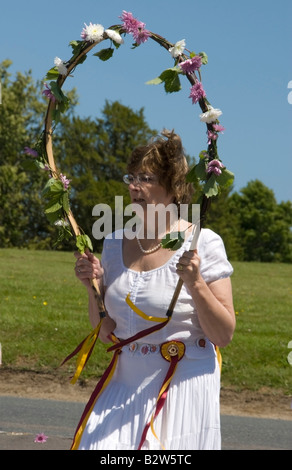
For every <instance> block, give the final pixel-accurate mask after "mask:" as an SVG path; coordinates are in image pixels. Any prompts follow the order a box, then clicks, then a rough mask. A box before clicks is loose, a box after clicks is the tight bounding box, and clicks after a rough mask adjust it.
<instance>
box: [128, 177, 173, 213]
mask: <svg viewBox="0 0 292 470" xmlns="http://www.w3.org/2000/svg"><path fill="white" fill-rule="evenodd" d="M137 175H139V176H141V178H140V181H137V178H136V179H134V181H133V182H131V183H130V184H129V192H130V197H131V202H132V203H134V204H139V205H141V207H142V208H143V209H144V210H146V209H147V204H155V205H157V204H163V205H164V206H168V204H171V203H172V202H173V200H174V196H173V194H170V193H168V192H167V191H166V189H165V188H164V187H163V186H162V185H161V184H160V183H159V182H158V177H157V176H156V175H153V174H151V173H143V174H142V173H139V172H138V173H135V174H133V176H134V177H137ZM143 175H147V176H150V180H149V181H148V182H145V181H143V180H144V178H143Z"/></svg>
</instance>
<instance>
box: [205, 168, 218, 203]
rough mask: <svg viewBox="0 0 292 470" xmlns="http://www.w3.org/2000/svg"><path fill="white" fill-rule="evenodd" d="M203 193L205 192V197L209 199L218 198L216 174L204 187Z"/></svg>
mask: <svg viewBox="0 0 292 470" xmlns="http://www.w3.org/2000/svg"><path fill="white" fill-rule="evenodd" d="M203 191H204V194H205V196H207V197H208V198H209V197H213V196H217V194H218V186H217V182H216V177H215V175H214V173H213V174H212V175H211V176H210V178H209V179H208V180H207V182H206V184H205V185H204V188H203Z"/></svg>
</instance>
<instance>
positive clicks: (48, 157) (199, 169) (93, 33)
mask: <svg viewBox="0 0 292 470" xmlns="http://www.w3.org/2000/svg"><path fill="white" fill-rule="evenodd" d="M120 19H121V20H122V24H118V25H114V26H111V27H110V28H108V29H104V27H103V26H102V25H100V24H93V23H90V24H89V25H86V24H85V27H84V28H83V30H82V32H81V40H75V41H71V42H70V46H71V47H72V51H73V55H72V57H71V58H70V59H69V60H68V61H66V62H64V61H63V60H61V59H60V58H59V57H56V58H55V61H54V67H52V68H51V69H50V70H49V71H48V72H47V75H46V80H50V83H49V85H48V84H47V82H45V89H44V91H43V94H44V95H45V96H46V97H47V98H48V100H49V103H48V108H47V112H46V115H45V126H44V130H43V132H42V134H41V136H40V138H39V140H38V142H37V143H36V145H35V146H34V148H26V149H25V153H26V154H28V155H30V157H32V158H33V159H34V163H35V164H36V165H37V166H38V167H39V168H41V169H47V170H49V172H50V176H51V178H50V179H49V180H48V182H47V184H46V186H45V188H44V190H43V195H44V197H45V199H46V206H45V213H46V215H47V216H48V218H49V220H50V221H51V222H53V223H54V224H55V225H57V226H58V227H59V230H60V234H61V238H64V237H67V236H71V237H72V235H73V234H74V235H75V238H76V245H77V248H78V249H79V251H80V252H81V253H83V252H84V251H85V249H86V248H89V249H90V250H91V251H92V244H91V240H90V238H89V237H88V236H87V235H86V234H84V233H83V232H82V230H81V229H80V227H79V225H78V224H77V222H76V220H75V218H74V216H73V213H72V211H71V209H70V204H69V191H70V180H68V179H67V177H66V176H65V175H63V174H62V173H61V172H60V170H59V169H58V168H57V165H56V163H55V159H54V154H53V132H54V128H55V126H56V125H57V124H58V122H59V120H60V116H61V114H62V113H63V112H65V111H66V110H67V108H68V106H69V99H68V97H67V96H66V95H65V94H64V93H63V91H62V87H63V85H64V83H65V81H66V79H67V78H68V77H70V76H72V75H71V74H72V72H73V71H74V70H75V69H76V67H77V66H78V65H81V64H82V63H83V62H84V61H85V60H86V58H87V54H88V53H89V52H90V51H91V50H92V49H93V48H94V47H96V46H97V45H98V44H99V43H101V42H102V41H105V40H109V41H110V47H107V48H105V49H102V50H100V51H99V52H97V53H95V54H94V56H97V57H98V58H99V59H100V60H101V61H106V60H109V59H110V58H111V57H112V56H113V53H114V50H115V49H118V48H119V47H120V46H121V45H122V44H123V43H124V40H123V38H122V36H123V35H124V36H125V35H127V34H130V35H131V36H132V37H133V39H134V41H135V42H134V44H133V48H136V47H138V46H140V45H141V44H142V43H145V42H146V41H147V40H148V39H152V40H154V41H155V42H156V43H158V44H159V45H160V46H162V47H163V48H164V49H166V50H167V51H168V53H170V55H171V57H172V59H173V60H174V65H173V67H171V68H168V69H166V70H164V71H163V72H162V73H161V74H160V75H159V76H158V77H157V78H154V79H153V80H150V81H148V82H147V84H149V85H158V84H163V85H164V89H165V91H166V92H167V93H173V92H178V91H179V90H180V89H181V83H180V75H184V76H186V78H187V79H188V81H189V82H190V84H191V89H190V95H189V98H191V100H192V103H193V104H197V103H198V104H199V106H200V108H201V111H202V113H201V114H200V120H201V121H202V122H204V123H205V124H206V127H207V137H208V138H207V150H203V151H201V152H200V154H199V157H200V158H199V162H198V163H197V164H196V165H194V166H193V167H192V168H191V170H190V171H189V173H188V175H187V181H188V182H192V183H194V182H198V181H199V182H200V190H201V192H202V196H203V197H202V203H201V218H202V216H203V215H204V214H205V212H206V211H207V208H208V206H209V201H210V199H211V198H212V197H214V196H216V195H217V194H218V192H219V190H220V188H222V187H227V186H230V185H231V184H232V182H233V178H234V176H233V174H232V173H231V172H230V171H229V170H227V168H226V167H225V166H224V165H223V163H222V161H221V160H220V158H219V156H218V152H217V140H218V136H219V134H220V133H221V132H222V131H223V130H224V128H223V127H222V126H221V125H220V123H219V120H218V118H219V117H220V116H221V114H222V112H221V110H220V109H217V108H213V107H212V106H211V104H210V103H209V101H208V100H207V97H206V92H205V90H204V88H203V85H202V79H201V67H202V66H204V65H206V64H207V62H208V58H207V55H206V54H205V53H204V52H200V53H195V52H191V51H189V50H187V49H186V43H185V40H184V39H183V40H180V41H177V42H176V43H171V42H169V41H168V40H166V39H165V38H163V37H162V36H160V35H158V34H155V33H153V32H151V31H149V30H147V29H146V28H145V23H143V22H141V21H139V20H138V19H136V18H134V16H133V15H132V13H130V12H126V11H123V12H122V15H121V17H120ZM68 227H71V229H70V228H68ZM71 230H72V231H73V234H72V231H71ZM168 242H169V239H167V240H166V242H165V244H164V245H163V247H165V248H170V249H171V244H168ZM176 247H177V244H176ZM181 285H182V282H181V283H180V282H179V283H178V286H177V289H176V291H175V293H174V296H173V299H172V302H171V305H170V308H169V310H168V313H167V315H168V316H171V314H172V311H173V308H174V305H175V303H176V300H177V297H178V294H179V291H180V288H181ZM93 288H94V289H95V292H96V299H97V302H98V306H99V311H100V312H104V311H105V309H104V305H103V301H102V297H101V294H100V292H99V288H98V285H97V283H96V282H93ZM94 335H95V334H94ZM94 335H93V336H94ZM93 336H92V335H90V339H89V340H88V341H89V343H90V342H92V341H93V339H92V338H93ZM94 338H95V339H96V335H95V336H94ZM95 339H94V341H95Z"/></svg>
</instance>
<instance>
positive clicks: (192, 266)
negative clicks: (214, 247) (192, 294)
mask: <svg viewBox="0 0 292 470" xmlns="http://www.w3.org/2000/svg"><path fill="white" fill-rule="evenodd" d="M176 272H177V274H178V275H179V277H180V278H181V279H182V280H183V281H184V283H185V284H186V285H190V286H191V285H194V283H195V282H196V281H198V280H200V279H201V274H200V257H199V256H198V252H197V250H193V251H185V252H184V253H183V255H182V256H181V257H180V259H179V260H178V263H177V265H176Z"/></svg>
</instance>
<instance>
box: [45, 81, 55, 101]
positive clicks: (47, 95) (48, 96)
mask: <svg viewBox="0 0 292 470" xmlns="http://www.w3.org/2000/svg"><path fill="white" fill-rule="evenodd" d="M45 87H46V90H44V91H43V95H45V96H46V97H47V98H49V100H52V101H53V102H54V103H55V101H56V97H55V96H54V95H53V93H52V92H51V89H50V87H49V86H48V85H47V84H46V83H45Z"/></svg>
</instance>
